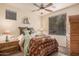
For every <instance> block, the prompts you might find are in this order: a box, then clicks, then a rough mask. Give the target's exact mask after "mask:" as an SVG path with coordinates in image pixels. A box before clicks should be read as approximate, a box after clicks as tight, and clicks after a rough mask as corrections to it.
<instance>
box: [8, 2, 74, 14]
mask: <svg viewBox="0 0 79 59" xmlns="http://www.w3.org/2000/svg"><path fill="white" fill-rule="evenodd" d="M37 4H38V5H40V3H37ZM73 4H74V3H53V6H55V7H53V6H50V7H48V8H46V9H49V10H52V11H53V12H55V11H57V10H60V9H63V8H66V7H68V6H71V5H73ZM9 5H12V6H15V7H17V8H20V9H22V10H24V11H26V10H27V11H28V12H32V10H36V9H38V7H36V6H34V5H33V4H32V3H9ZM44 5H47V3H44ZM41 12H43V14H42V15H46V14H48V13H50V12H47V11H45V10H40V11H36V12H32V13H37V14H39V15H41Z"/></svg>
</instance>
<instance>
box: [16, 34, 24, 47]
mask: <svg viewBox="0 0 79 59" xmlns="http://www.w3.org/2000/svg"><path fill="white" fill-rule="evenodd" d="M17 39H18V40H19V45H20V46H22V44H23V41H24V36H23V34H21V35H19V36H18V37H17Z"/></svg>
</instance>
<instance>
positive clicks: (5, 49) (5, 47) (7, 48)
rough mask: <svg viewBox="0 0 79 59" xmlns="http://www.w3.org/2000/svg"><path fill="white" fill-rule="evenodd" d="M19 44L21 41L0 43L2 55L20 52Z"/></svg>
mask: <svg viewBox="0 0 79 59" xmlns="http://www.w3.org/2000/svg"><path fill="white" fill-rule="evenodd" d="M18 43H19V41H11V42H4V43H0V55H10V54H13V53H16V52H18V51H20V50H19V44H18Z"/></svg>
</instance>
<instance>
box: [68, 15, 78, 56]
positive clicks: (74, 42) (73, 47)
mask: <svg viewBox="0 0 79 59" xmlns="http://www.w3.org/2000/svg"><path fill="white" fill-rule="evenodd" d="M69 21H70V55H79V15H73V16H69Z"/></svg>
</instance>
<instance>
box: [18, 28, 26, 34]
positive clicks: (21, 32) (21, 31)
mask: <svg viewBox="0 0 79 59" xmlns="http://www.w3.org/2000/svg"><path fill="white" fill-rule="evenodd" d="M18 28H19V30H20V34H24V31H23V30H24V29H27V27H18Z"/></svg>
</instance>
